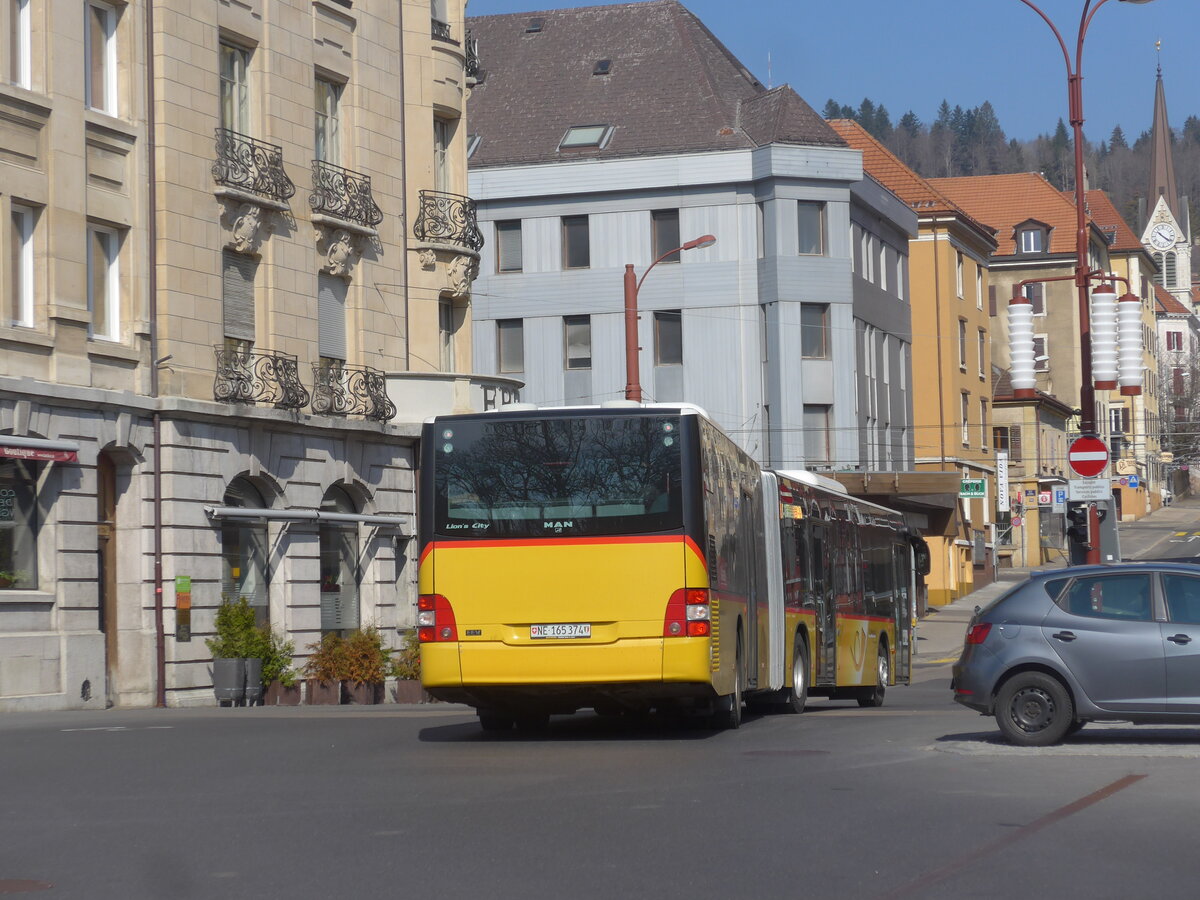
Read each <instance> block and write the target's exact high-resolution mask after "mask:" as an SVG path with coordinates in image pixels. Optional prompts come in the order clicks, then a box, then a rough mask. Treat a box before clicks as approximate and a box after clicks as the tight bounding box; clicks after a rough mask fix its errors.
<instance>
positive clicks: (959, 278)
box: [954, 250, 963, 300]
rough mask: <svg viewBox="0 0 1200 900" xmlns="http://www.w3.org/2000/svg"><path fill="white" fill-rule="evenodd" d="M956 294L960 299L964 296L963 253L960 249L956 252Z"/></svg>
mask: <svg viewBox="0 0 1200 900" xmlns="http://www.w3.org/2000/svg"><path fill="white" fill-rule="evenodd" d="M954 294H955V296H956V297H958V298H959V299H960V300H961V299H962V296H963V255H962V251H961V250H959V251H958V252H956V253H955V254H954Z"/></svg>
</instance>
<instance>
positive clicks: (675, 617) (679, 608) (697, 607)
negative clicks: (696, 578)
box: [663, 588, 712, 637]
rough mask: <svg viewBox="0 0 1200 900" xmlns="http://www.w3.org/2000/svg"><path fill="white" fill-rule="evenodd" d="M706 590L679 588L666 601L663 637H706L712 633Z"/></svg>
mask: <svg viewBox="0 0 1200 900" xmlns="http://www.w3.org/2000/svg"><path fill="white" fill-rule="evenodd" d="M710 619H711V612H710V607H709V602H708V590H707V589H705V588H680V589H679V590H677V591H676V592H675V593H673V594H672V595H671V599H670V600H668V601H667V614H666V616H665V617H664V619H663V637H708V635H710V634H711V633H712V625H711V623H710Z"/></svg>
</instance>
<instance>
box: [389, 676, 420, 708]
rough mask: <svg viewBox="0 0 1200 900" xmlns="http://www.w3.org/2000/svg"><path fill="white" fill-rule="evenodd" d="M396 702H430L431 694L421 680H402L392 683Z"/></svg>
mask: <svg viewBox="0 0 1200 900" xmlns="http://www.w3.org/2000/svg"><path fill="white" fill-rule="evenodd" d="M392 702H394V703H428V702H429V695H428V694H426V693H425V688H423V687H422V686H421V682H419V681H408V680H402V681H397V682H396V683H395V684H393V685H392Z"/></svg>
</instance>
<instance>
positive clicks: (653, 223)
mask: <svg viewBox="0 0 1200 900" xmlns="http://www.w3.org/2000/svg"><path fill="white" fill-rule="evenodd" d="M650 227H651V231H652V238H653V243H654V246H653V247H652V248H651V252H652V254H653V256H652V258H653V259H655V260H658V259H660V257H661V261H662V262H664V263H677V262H679V210H677V209H656V210H654V211H653V212H651V213H650ZM671 251H675V252H673V253H672V252H671ZM667 253H670V255H669V256H664V254H667Z"/></svg>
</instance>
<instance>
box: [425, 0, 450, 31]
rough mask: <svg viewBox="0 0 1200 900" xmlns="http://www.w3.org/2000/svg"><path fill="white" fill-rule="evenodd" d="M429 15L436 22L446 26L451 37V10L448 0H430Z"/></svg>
mask: <svg viewBox="0 0 1200 900" xmlns="http://www.w3.org/2000/svg"><path fill="white" fill-rule="evenodd" d="M429 15H430V18H432V19H433V21H434V22H436V23H437V24H438V25H442V26H444V27H445V30H446V32H447V34H446V36H447V37H449V31H450V12H449V10H448V9H447V0H429Z"/></svg>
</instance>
